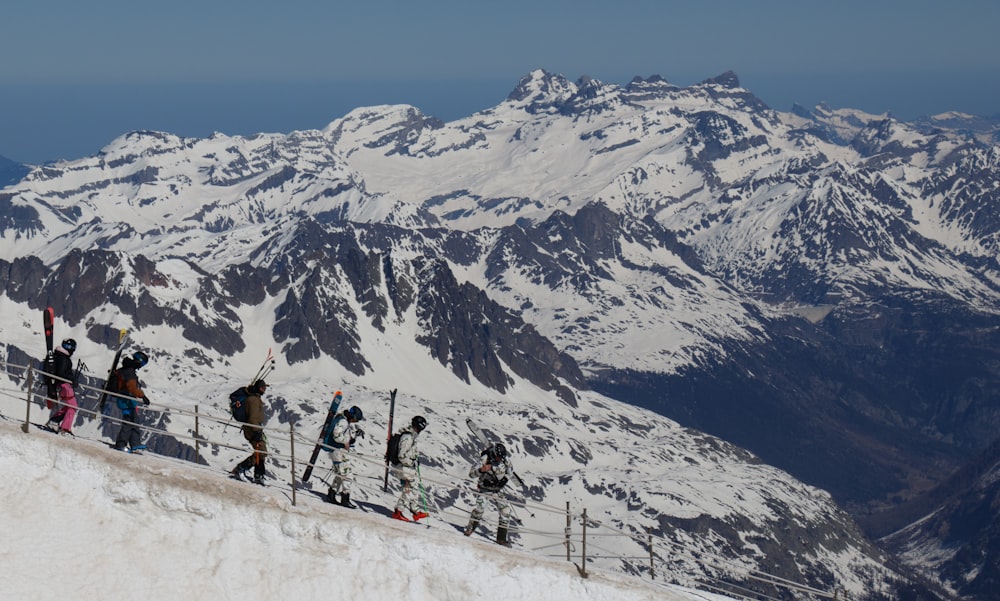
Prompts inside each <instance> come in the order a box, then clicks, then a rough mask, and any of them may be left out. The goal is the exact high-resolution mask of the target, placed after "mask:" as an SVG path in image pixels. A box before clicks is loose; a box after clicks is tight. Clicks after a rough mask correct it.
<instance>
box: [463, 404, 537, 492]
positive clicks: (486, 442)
mask: <svg viewBox="0 0 1000 601" xmlns="http://www.w3.org/2000/svg"><path fill="white" fill-rule="evenodd" d="M465 425H467V426H469V429H470V430H472V433H473V434H475V435H476V438H478V439H479V442H480V444H482V445H483V451H484V452H485V451H488V450H490V449H492V448H493V443H492V442H490V439H489V438H487V437H486V432H483V429H482V428H480V427H479V424H477V423H476V422H475V421H473V420H472V418H471V417H467V418H465ZM510 473H511V475H512V476H514V477H515V478H517V481H518V483H519V484H520V485H521V486H524V480H522V479H521V476H519V475H518V474H517V472H515V471H514V470H511V471H510Z"/></svg>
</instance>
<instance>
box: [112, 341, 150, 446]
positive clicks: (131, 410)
mask: <svg viewBox="0 0 1000 601" xmlns="http://www.w3.org/2000/svg"><path fill="white" fill-rule="evenodd" d="M147 363H149V355H147V354H146V353H144V352H142V351H136V352H134V353H132V356H131V357H125V358H124V359H122V366H121V367H120V368H118V369H117V370H116V371H115V372H114V373H113V374H111V377H109V378H108V380H110V381H111V392H112V393H114V395H115V402H116V403H117V405H118V409H119V410H121V413H122V424H121V429H119V430H118V436H117V437H116V438H115V444H114V446H113V447H111V448H113V449H115V450H116V451H124V450H125V448H126V447H128V451H129V452H130V453H141V452H142V450H143V449H145V448H146V445H144V444H140V442H141V438H142V432H141V431H140V430H139V401H140V400H141V401H142V404H143V405H144V406H149V397H148V396H147V395H146V393H145V392H143V390H142V388H140V386H139V376H138V375H136V373H135V372H136V370H137V369H141V368H142V367H144V366H145V365H146V364H147Z"/></svg>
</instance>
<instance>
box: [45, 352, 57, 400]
mask: <svg viewBox="0 0 1000 601" xmlns="http://www.w3.org/2000/svg"><path fill="white" fill-rule="evenodd" d="M42 371H43V372H47V374H55V373H56V358H55V355H53V354H52V353H49V354H48V355H46V356H45V358H44V359H42ZM42 382H43V383H44V384H45V392H46V394H47V395H48V397H49V398H55V395H56V384H57V383H58V382H57V381H56V380H55V378H53V377H52V376H50V375H43V376H42Z"/></svg>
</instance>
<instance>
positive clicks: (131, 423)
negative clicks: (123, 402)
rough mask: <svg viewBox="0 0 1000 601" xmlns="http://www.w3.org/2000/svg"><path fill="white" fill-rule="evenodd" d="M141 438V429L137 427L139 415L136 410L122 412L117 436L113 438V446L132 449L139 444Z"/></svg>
mask: <svg viewBox="0 0 1000 601" xmlns="http://www.w3.org/2000/svg"><path fill="white" fill-rule="evenodd" d="M141 438H142V430H140V429H139V416H138V412H136V411H129V412H128V413H125V412H122V427H121V430H118V437H117V438H116V439H115V448H116V449H124V448H125V447H126V446H127V447H128V448H130V449H134V448H136V447H137V446H139V443H140V441H141Z"/></svg>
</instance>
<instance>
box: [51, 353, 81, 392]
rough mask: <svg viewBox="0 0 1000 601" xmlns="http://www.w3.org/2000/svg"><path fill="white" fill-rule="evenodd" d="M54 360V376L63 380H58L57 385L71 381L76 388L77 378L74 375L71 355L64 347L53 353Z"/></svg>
mask: <svg viewBox="0 0 1000 601" xmlns="http://www.w3.org/2000/svg"><path fill="white" fill-rule="evenodd" d="M52 359H53V362H54V363H55V365H54V367H53V370H52V375H54V376H56V377H57V378H62V379H61V380H56V385H57V386H58V385H59V384H62V383H63V382H64V381H69V383H70V384H72V385H73V386H74V387H76V378H75V377H74V374H73V359H72V358H70V356H69V353H67V352H66V351H65V350H64V349H63V348H62V347H60V348H57V349H56V350H55V352H54V353H52Z"/></svg>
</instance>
